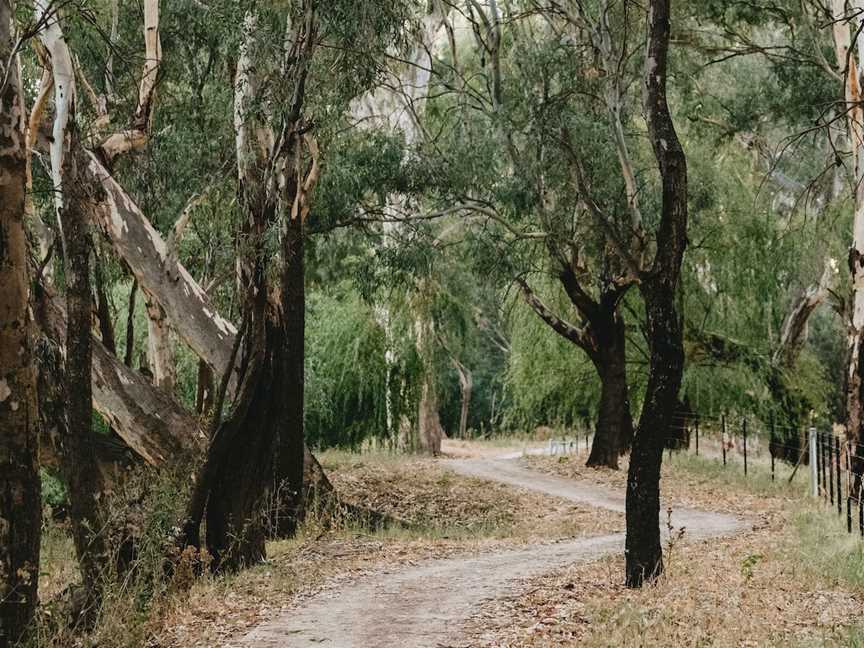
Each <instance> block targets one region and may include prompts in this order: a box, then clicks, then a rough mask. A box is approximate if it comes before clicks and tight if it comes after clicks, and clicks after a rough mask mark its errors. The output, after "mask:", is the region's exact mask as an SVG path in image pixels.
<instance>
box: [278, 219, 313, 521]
mask: <svg viewBox="0 0 864 648" xmlns="http://www.w3.org/2000/svg"><path fill="white" fill-rule="evenodd" d="M304 237H305V231H304V228H303V223H302V221H301V220H300V219H299V218H295V219H291V220H289V221H288V223H287V226H286V228H285V232H284V234H283V242H282V255H283V266H282V277H281V282H282V286H281V293H282V300H281V301H282V317H283V321H284V345H283V347H284V349H283V352H282V360H283V363H284V364H283V367H282V371H281V372H280V373H281V377H282V379H283V381H284V388H283V389H282V390H281V391H280V393H281V394H282V397H283V401H282V403H283V408H284V410H283V412H282V418H281V421H282V425H281V427H280V429H279V450H278V464H277V469H276V484H275V488H276V491H275V495H276V497H275V498H274V500H275V501H276V503H277V507H276V516H277V517H276V519H275V520H274V521H273V522H274V527H275V531H276V533H277V534H278V535H279V536H280V537H291V536H293V535H294V533H295V531H296V529H297V520H298V518H299V516H300V514H301V511H300V506H301V504H302V490H303V439H304V431H303V412H304V409H303V379H304V362H305V357H306V356H305V331H306V292H305V276H304V265H303V241H304Z"/></svg>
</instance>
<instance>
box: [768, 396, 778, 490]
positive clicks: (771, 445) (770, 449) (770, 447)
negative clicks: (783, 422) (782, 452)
mask: <svg viewBox="0 0 864 648" xmlns="http://www.w3.org/2000/svg"><path fill="white" fill-rule="evenodd" d="M776 441H777V439H776V437H775V432H774V412H771V440H770V442H769V443H768V453H769V454H770V455H771V481H772V482H773V481H774V446H775V443H776Z"/></svg>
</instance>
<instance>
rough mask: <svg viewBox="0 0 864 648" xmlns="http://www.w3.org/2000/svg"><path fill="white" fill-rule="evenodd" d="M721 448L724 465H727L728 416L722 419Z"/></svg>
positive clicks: (723, 416)
mask: <svg viewBox="0 0 864 648" xmlns="http://www.w3.org/2000/svg"><path fill="white" fill-rule="evenodd" d="M720 447H721V448H723V465H724V466H725V465H726V415H725V414H723V415H722V416H721V417H720Z"/></svg>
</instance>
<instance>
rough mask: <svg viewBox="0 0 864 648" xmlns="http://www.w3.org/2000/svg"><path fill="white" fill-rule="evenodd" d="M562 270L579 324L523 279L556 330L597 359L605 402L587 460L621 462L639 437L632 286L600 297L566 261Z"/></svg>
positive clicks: (530, 300)
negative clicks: (628, 322) (628, 311)
mask: <svg viewBox="0 0 864 648" xmlns="http://www.w3.org/2000/svg"><path fill="white" fill-rule="evenodd" d="M562 268H563V270H562V272H561V274H560V279H561V283H562V285H563V286H564V289H565V290H566V292H567V294H568V296H569V297H570V300H571V301H572V302H573V305H574V306H576V308H577V310H578V311H579V314H580V317H581V319H582V320H583V322H584V324H583V325H582V326H581V327H576V326H574V325H573V324H570V323H569V322H566V321H564V320H562V319H560V318H559V317H557V316H556V315H555V314H553V313H552V312H551V310H550V309H549V308H548V307H547V306H546V305H545V304H544V303H543V302H542V301H540V299H539V298H538V297H537V295H535V294H534V292H533V291H532V290H531V288H530V287H529V286H528V284H527V283H525V282H524V281H521V280H520V281H519V282H518V283H519V285H520V287H521V288H522V296H523V298H524V299H525V302H526V303H527V304H528V305H529V306H530V307H531V308H532V309H534V312H535V313H537V315H538V316H539V317H540V319H541V320H543V322H545V323H546V325H547V326H549V327H550V328H551V329H552V330H553V331H555V332H556V333H558V334H559V335H560V336H561V337H563V338H564V339H566V340H568V341H570V342H572V343H573V344H575V345H576V346H578V347H579V348H580V349H582V350H583V351H584V352H585V353H586V355H588V357H589V358H590V359H591V361H592V362H593V364H594V367H595V368H596V369H597V374H598V376H599V378H600V387H601V388H600V404H599V408H598V413H597V424H596V427H595V434H594V442H593V443H592V445H591V453H590V454H589V456H588V461H587V463H586V465H587V466H590V467H595V468H596V467H600V466H603V467H606V468H612V469H616V470H617V468H618V457H619V456H620V455H621V454H623V453H624V452H626V451H627V450H629V449H630V445H631V442H632V439H633V418H632V414H631V412H630V395H629V388H628V386H627V363H626V360H627V358H626V351H627V342H626V335H625V333H626V328H625V323H624V319H623V318H622V317H621V315H620V313H619V312H618V305H619V303H620V301H621V299H622V298H623V296H624V293H625V292H626V290H627V286H626V285H616V286H609V287H608V288H607V289H606V290H604V291H603V292H602V293H601V296H600V299H599V301H596V300H594V299H593V298H592V297H590V296H589V295H588V294H587V293H586V292H584V291H583V290H582V288H581V286H580V285H579V283H578V281H577V279H576V275H575V273H574V272H573V271H572V269H570V268H569V267H567V266H565V265H564V264H563V263H562Z"/></svg>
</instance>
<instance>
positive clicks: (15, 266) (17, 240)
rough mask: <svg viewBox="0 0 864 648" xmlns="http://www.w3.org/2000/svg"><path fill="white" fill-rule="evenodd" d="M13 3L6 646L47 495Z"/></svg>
mask: <svg viewBox="0 0 864 648" xmlns="http://www.w3.org/2000/svg"><path fill="white" fill-rule="evenodd" d="M11 24H12V6H11V3H10V2H9V0H0V62H2V63H0V69H4V66H6V65H8V66H9V69H7V70H6V75H7V76H6V79H5V81H6V83H5V85H4V84H0V88H2V91H0V430H2V436H0V646H2V647H3V648H6V646H8V645H10V644H14V643H16V642H17V641H18V640H19V639H21V638H22V637H23V636H24V634H25V632H26V631H27V630H28V627H29V625H30V623H31V621H32V619H33V614H34V612H35V609H36V605H37V602H38V599H37V591H36V588H37V583H38V580H39V536H40V531H41V513H42V502H41V499H40V482H39V470H38V464H37V458H38V457H37V455H38V425H37V415H36V374H35V372H34V370H33V348H32V336H31V333H32V330H31V329H32V327H31V322H30V318H29V313H28V308H29V304H28V302H29V292H30V289H29V279H28V276H27V238H26V236H25V233H24V213H25V187H26V183H27V166H26V159H25V152H24V130H23V127H22V126H23V112H24V111H23V105H22V102H23V98H22V96H21V91H20V82H19V79H18V69H17V59H16V57H15V56H14V54H13V46H12V37H11V34H10V26H11Z"/></svg>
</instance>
